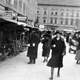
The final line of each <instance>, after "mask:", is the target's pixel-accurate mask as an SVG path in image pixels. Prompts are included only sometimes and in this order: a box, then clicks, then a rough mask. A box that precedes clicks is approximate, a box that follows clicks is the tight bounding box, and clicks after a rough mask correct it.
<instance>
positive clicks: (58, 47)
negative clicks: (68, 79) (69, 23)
mask: <svg viewBox="0 0 80 80" xmlns="http://www.w3.org/2000/svg"><path fill="white" fill-rule="evenodd" d="M51 49H52V54H51V58H50V60H49V62H48V64H47V66H49V67H51V77H50V80H53V71H54V68H58V72H57V76H58V77H59V76H60V68H61V67H63V55H64V54H63V52H64V51H65V42H64V40H63V39H62V38H61V34H60V33H59V32H56V37H55V38H52V41H51Z"/></svg>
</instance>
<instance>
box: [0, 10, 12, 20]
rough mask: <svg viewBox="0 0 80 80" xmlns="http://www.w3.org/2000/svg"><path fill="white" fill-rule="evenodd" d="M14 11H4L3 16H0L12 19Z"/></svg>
mask: <svg viewBox="0 0 80 80" xmlns="http://www.w3.org/2000/svg"><path fill="white" fill-rule="evenodd" d="M12 13H13V12H12V11H4V12H3V13H2V14H0V17H3V18H8V19H12Z"/></svg>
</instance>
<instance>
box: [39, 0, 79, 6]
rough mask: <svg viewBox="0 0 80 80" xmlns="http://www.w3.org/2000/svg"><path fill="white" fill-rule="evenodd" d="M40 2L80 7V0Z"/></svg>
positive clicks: (45, 0)
mask: <svg viewBox="0 0 80 80" xmlns="http://www.w3.org/2000/svg"><path fill="white" fill-rule="evenodd" d="M38 4H49V5H50V4H56V5H71V6H79V7H80V0H38Z"/></svg>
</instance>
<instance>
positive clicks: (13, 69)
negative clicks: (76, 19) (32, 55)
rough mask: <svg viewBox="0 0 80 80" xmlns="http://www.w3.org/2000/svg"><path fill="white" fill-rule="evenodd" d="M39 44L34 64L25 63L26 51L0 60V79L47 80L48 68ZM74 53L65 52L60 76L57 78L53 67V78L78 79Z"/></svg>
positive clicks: (78, 66) (78, 70) (79, 78)
mask: <svg viewBox="0 0 80 80" xmlns="http://www.w3.org/2000/svg"><path fill="white" fill-rule="evenodd" d="M41 51H42V50H41V45H39V51H38V59H37V62H36V64H27V62H28V61H29V60H28V58H27V57H26V53H27V51H25V52H23V53H21V54H20V55H18V56H16V57H14V58H11V59H7V60H6V61H4V62H0V80H49V77H50V68H49V67H47V66H46V63H43V58H42V57H41ZM74 58H75V55H74V54H69V53H67V55H66V56H64V62H63V63H64V67H63V68H62V69H61V77H60V78H57V76H56V72H57V69H55V74H54V80H80V65H77V64H76V61H75V59H74Z"/></svg>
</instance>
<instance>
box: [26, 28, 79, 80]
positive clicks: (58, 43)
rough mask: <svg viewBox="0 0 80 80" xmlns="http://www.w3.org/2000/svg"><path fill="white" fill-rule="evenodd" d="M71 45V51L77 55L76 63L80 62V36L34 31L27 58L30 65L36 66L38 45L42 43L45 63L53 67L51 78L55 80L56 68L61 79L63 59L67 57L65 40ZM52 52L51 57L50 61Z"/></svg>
mask: <svg viewBox="0 0 80 80" xmlns="http://www.w3.org/2000/svg"><path fill="white" fill-rule="evenodd" d="M64 39H66V42H67V43H68V44H69V46H70V49H69V52H70V51H71V50H73V51H74V54H76V57H75V59H76V60H77V62H76V63H79V60H80V55H79V54H80V35H79V33H75V34H74V35H72V34H71V33H65V32H61V31H39V30H37V29H35V30H33V31H31V32H30V34H29V39H28V44H27V46H28V52H27V57H29V62H28V64H35V63H36V59H37V56H38V53H37V52H38V45H39V43H40V42H41V43H42V44H43V46H42V57H44V60H43V62H47V66H48V67H51V77H50V80H53V75H54V74H53V73H54V68H58V71H57V77H60V69H61V68H62V67H63V57H64V55H66V44H65V40H64ZM71 46H73V47H74V46H75V48H76V49H72V48H71ZM50 51H51V57H50V59H48V58H49V56H50Z"/></svg>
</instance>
